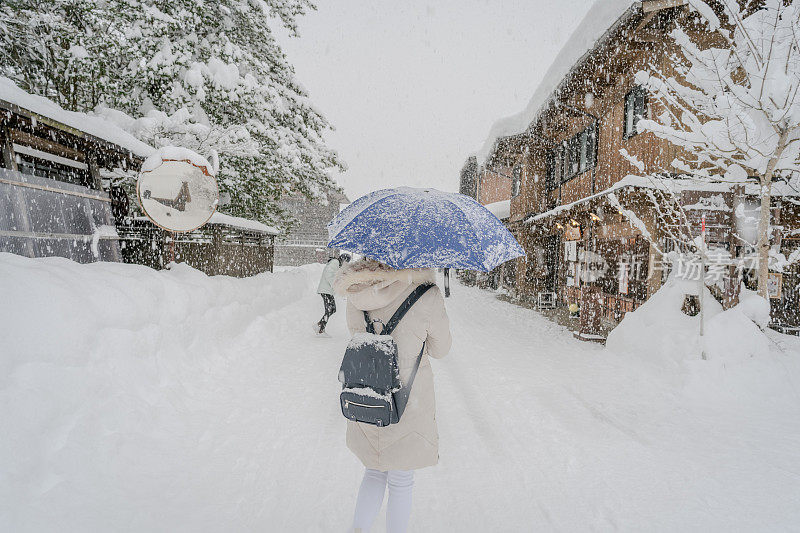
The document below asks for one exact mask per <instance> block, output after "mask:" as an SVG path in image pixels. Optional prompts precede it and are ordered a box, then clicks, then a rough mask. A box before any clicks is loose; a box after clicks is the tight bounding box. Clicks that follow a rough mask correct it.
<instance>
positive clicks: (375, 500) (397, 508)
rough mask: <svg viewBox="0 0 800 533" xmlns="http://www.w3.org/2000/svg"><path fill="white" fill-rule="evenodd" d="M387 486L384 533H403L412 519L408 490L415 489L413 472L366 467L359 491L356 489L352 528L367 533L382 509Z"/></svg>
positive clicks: (409, 492)
mask: <svg viewBox="0 0 800 533" xmlns="http://www.w3.org/2000/svg"><path fill="white" fill-rule="evenodd" d="M387 482H388V485H389V502H388V503H387V504H386V531H387V533H405V531H406V530H407V529H408V519H409V518H410V517H411V490H412V489H413V488H414V471H413V470H408V471H406V470H389V471H388V472H381V471H380V470H372V469H370V468H367V469H366V471H365V472H364V479H363V480H362V481H361V488H360V489H358V500H357V501H356V512H355V516H354V517H353V529H361V530H362V531H363V532H364V533H366V532H367V531H369V528H370V527H371V526H372V522H374V521H375V517H376V516H378V512H379V511H380V510H381V505H382V504H383V494H384V493H385V492H386V485H387Z"/></svg>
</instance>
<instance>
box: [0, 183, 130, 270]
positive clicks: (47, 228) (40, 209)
mask: <svg viewBox="0 0 800 533" xmlns="http://www.w3.org/2000/svg"><path fill="white" fill-rule="evenodd" d="M117 241H118V237H117V234H116V232H115V230H114V218H113V216H112V214H111V199H110V198H109V196H108V193H106V192H104V191H99V190H95V189H90V188H88V187H83V186H81V185H75V184H72V183H65V182H61V181H56V180H51V179H46V178H42V177H39V176H33V175H30V174H23V173H21V172H18V171H14V170H8V169H0V252H10V253H14V254H18V255H24V256H27V257H46V256H59V257H67V258H69V259H72V260H73V261H77V262H79V263H91V262H93V261H120V260H121V256H120V251H119V244H118V242H117Z"/></svg>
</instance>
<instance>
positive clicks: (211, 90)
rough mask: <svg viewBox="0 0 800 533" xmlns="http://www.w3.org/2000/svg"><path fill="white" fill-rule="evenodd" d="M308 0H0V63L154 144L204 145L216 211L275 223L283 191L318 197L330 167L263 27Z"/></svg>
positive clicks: (314, 123) (309, 112)
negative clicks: (219, 195)
mask: <svg viewBox="0 0 800 533" xmlns="http://www.w3.org/2000/svg"><path fill="white" fill-rule="evenodd" d="M308 9H313V5H312V4H311V3H310V2H309V1H308V0H250V1H245V2H242V1H239V0H217V1H214V2H206V1H202V0H8V2H4V3H3V5H2V7H0V69H2V73H3V74H4V75H6V76H9V77H11V78H12V79H13V80H14V81H15V82H17V83H18V84H20V86H21V87H23V88H25V89H26V90H28V91H30V92H34V93H38V94H41V95H43V96H47V97H49V98H53V99H54V100H56V101H58V102H59V103H60V104H62V105H63V106H65V107H67V108H69V109H74V110H78V111H86V110H94V111H96V112H98V113H101V114H103V115H105V116H106V117H107V118H110V119H112V120H115V121H116V122H117V123H119V124H120V125H122V126H123V127H125V128H127V129H128V130H130V131H131V132H133V133H134V134H135V135H137V136H138V137H139V138H140V139H142V140H143V141H145V142H148V143H150V144H152V145H154V146H156V147H160V146H165V145H180V146H184V147H187V148H190V149H192V150H194V151H196V152H199V153H201V154H209V153H210V151H211V150H212V149H216V150H217V151H218V152H219V154H220V159H221V168H220V174H219V176H218V177H219V180H220V185H221V188H222V190H223V192H227V193H228V194H230V196H231V204H230V205H229V206H227V208H224V209H226V210H227V211H228V212H230V213H231V214H234V215H240V216H247V217H251V218H256V219H259V220H262V221H264V222H268V223H272V224H284V223H285V222H287V220H286V217H287V214H285V213H283V212H281V210H280V209H279V207H278V205H277V200H278V199H279V198H280V197H281V195H283V194H284V193H286V192H288V191H293V192H295V191H296V192H300V193H303V194H305V195H307V196H321V195H322V193H323V191H324V190H325V189H326V188H328V187H336V185H335V183H334V182H333V181H332V180H331V178H330V175H329V174H330V171H331V170H332V169H335V168H342V167H343V165H342V163H341V162H340V160H339V158H338V156H337V155H336V153H335V152H333V151H332V150H330V149H329V148H328V147H327V146H326V145H325V141H324V139H323V137H322V135H323V133H324V132H325V130H326V129H328V128H329V127H330V126H329V124H328V122H327V121H326V120H325V118H324V117H323V116H322V115H321V114H320V113H319V112H318V111H316V110H315V109H314V107H313V106H312V105H311V103H310V101H309V99H308V96H307V94H306V92H305V90H304V89H303V88H302V87H301V86H300V85H299V83H298V82H297V81H296V79H295V77H294V71H293V69H292V67H291V65H290V64H289V63H288V61H287V59H286V57H285V55H284V54H283V52H282V50H281V49H280V47H279V45H278V43H277V42H276V40H275V37H274V35H273V31H272V29H271V27H270V24H272V23H278V24H282V25H283V26H284V27H285V28H287V29H288V30H289V31H290V32H292V33H294V34H295V35H296V19H297V17H298V16H301V15H302V14H304V13H305V12H306V10H308Z"/></svg>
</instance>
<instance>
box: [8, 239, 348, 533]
mask: <svg viewBox="0 0 800 533" xmlns="http://www.w3.org/2000/svg"><path fill="white" fill-rule="evenodd" d="M317 277H318V273H317V270H315V267H306V268H300V269H294V270H291V271H288V272H281V273H280V274H276V275H272V274H264V275H261V276H256V277H253V278H249V279H244V280H237V279H233V278H227V277H215V278H209V277H207V276H205V275H204V274H202V273H201V272H199V271H196V270H193V269H191V268H189V267H186V266H183V265H178V266H177V267H176V268H174V269H173V270H172V271H164V272H156V271H153V270H151V269H148V268H146V267H140V266H133V265H121V264H113V263H96V264H91V265H79V264H77V263H73V262H70V261H68V260H64V259H59V258H52V259H45V260H30V259H26V258H21V257H18V256H13V255H9V254H2V253H0V294H2V302H0V328H2V339H3V341H2V351H3V356H2V358H0V434H2V435H3V438H2V439H0V479H2V483H0V531H47V530H59V531H118V530H131V531H157V530H161V531H179V530H183V531H203V530H206V531H234V530H238V531H241V530H243V529H254V530H262V531H263V530H264V526H263V524H266V523H269V522H268V517H269V509H270V508H269V507H267V506H265V503H264V502H265V501H267V500H270V499H271V500H273V501H275V500H274V498H275V496H274V495H275V494H276V493H278V492H281V493H283V494H285V495H286V497H287V498H290V497H291V496H290V494H291V493H292V492H293V491H295V490H298V489H299V487H287V486H278V484H277V483H276V479H275V477H274V476H273V475H271V468H272V465H273V464H274V462H283V461H284V460H290V461H297V462H296V463H295V464H296V466H297V468H298V469H301V470H302V469H303V468H304V466H303V463H302V462H301V461H300V459H301V457H300V456H299V455H297V452H295V453H294V454H293V450H292V449H295V450H296V449H299V448H302V445H303V444H302V443H295V442H292V439H291V437H290V438H288V439H287V441H285V442H284V444H283V445H280V446H278V445H277V443H278V442H280V440H279V439H277V438H276V434H277V433H283V434H287V433H291V428H292V427H293V426H294V425H295V424H316V421H313V422H312V421H309V420H308V419H307V418H304V417H303V416H298V415H297V412H296V411H295V412H294V413H291V414H290V416H288V417H286V418H284V417H282V416H281V413H277V412H276V411H277V410H278V409H281V408H283V407H284V406H283V405H282V406H281V407H278V406H277V405H276V404H275V403H274V400H275V397H276V395H278V394H280V395H287V394H291V395H292V396H293V401H294V402H296V404H297V405H304V404H306V402H307V400H306V398H307V396H306V391H305V390H304V387H303V383H302V381H298V379H297V378H298V375H297V374H296V373H295V374H290V373H289V372H287V371H286V367H287V366H288V365H287V363H290V362H292V360H293V358H295V357H297V356H298V354H297V353H296V352H297V348H296V347H295V346H293V345H292V344H291V340H292V339H293V338H294V337H292V336H300V337H303V336H307V337H311V334H310V333H311V326H310V325H307V324H306V322H307V323H308V324H311V323H312V322H314V321H316V320H317V319H318V318H319V317H316V316H315V315H317V314H321V313H318V309H317V306H313V307H309V308H308V309H306V308H305V307H304V306H303V304H310V303H311V302H309V301H308V300H306V301H304V302H302V304H300V305H298V296H300V295H305V294H313V288H314V287H316V281H317V280H316V278H317ZM314 303H316V302H314ZM289 308H292V309H294V312H289V311H287V309H289ZM298 310H299V312H298ZM306 313H308V314H306ZM298 319H299V320H300V321H299V322H298ZM302 320H305V322H303V321H302ZM306 333H308V335H305V334H306ZM287 339H288V340H287ZM311 340H312V341H313V340H316V339H311ZM295 372H297V370H295ZM331 372H332V373H331V380H330V381H331V388H332V389H333V390H334V391H335V389H336V387H337V385H338V383H337V382H336V375H335V371H333V370H332V371H331ZM282 384H286V385H289V384H292V385H291V386H289V387H287V389H286V390H282V391H278V390H276V387H277V386H278V385H282ZM332 408H333V410H335V408H336V405H335V403H333V405H332ZM333 414H335V412H334V413H333ZM332 420H335V421H338V420H337V419H333V418H332ZM287 444H288V445H287ZM259 524H260V525H259ZM284 530H285V529H284Z"/></svg>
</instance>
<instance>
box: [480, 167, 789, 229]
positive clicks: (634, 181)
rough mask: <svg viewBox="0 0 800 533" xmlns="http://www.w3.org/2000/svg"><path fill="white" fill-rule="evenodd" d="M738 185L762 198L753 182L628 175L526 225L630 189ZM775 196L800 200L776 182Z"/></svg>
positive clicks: (725, 188)
mask: <svg viewBox="0 0 800 533" xmlns="http://www.w3.org/2000/svg"><path fill="white" fill-rule="evenodd" d="M736 185H743V186H744V193H745V195H747V196H758V195H759V194H760V188H761V187H760V185H759V184H758V183H755V182H752V181H748V182H742V183H732V182H712V181H709V180H704V179H693V178H680V179H679V178H674V179H660V180H659V179H649V178H646V177H643V176H635V175H633V174H628V175H627V176H625V177H624V178H622V179H621V180H619V181H618V182H616V183H615V184H613V185H612V186H611V187H609V188H608V189H604V190H602V191H600V192H598V193H595V194H593V195H591V196H587V197H585V198H581V199H579V200H575V201H574V202H572V203H569V204H564V205H559V206H557V207H554V208H553V209H551V210H550V211H545V212H544V213H539V214H538V215H533V216H530V217H528V218H526V219H525V220H524V222H525V223H531V222H536V221H537V220H542V219H544V218H548V217H551V216H554V215H557V214H559V213H562V212H564V211H569V210H570V209H572V208H573V207H575V206H578V205H581V204H584V203H586V202H589V201H591V200H594V199H596V198H600V197H601V196H607V195H609V194H612V193H614V192H616V191H618V190H620V189H624V188H626V187H631V188H639V189H652V190H660V191H664V192H665V193H668V194H679V193H681V192H683V191H700V192H712V193H726V192H732V191H733V187H734V186H736ZM772 196H800V191H798V190H797V189H795V188H794V187H792V186H791V185H790V184H788V183H783V182H775V183H773V184H772ZM487 207H488V206H487ZM687 208H688V209H700V208H701V209H704V210H709V211H710V210H715V209H716V208H714V207H707V206H703V207H698V206H697V205H691V206H684V209H687Z"/></svg>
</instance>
